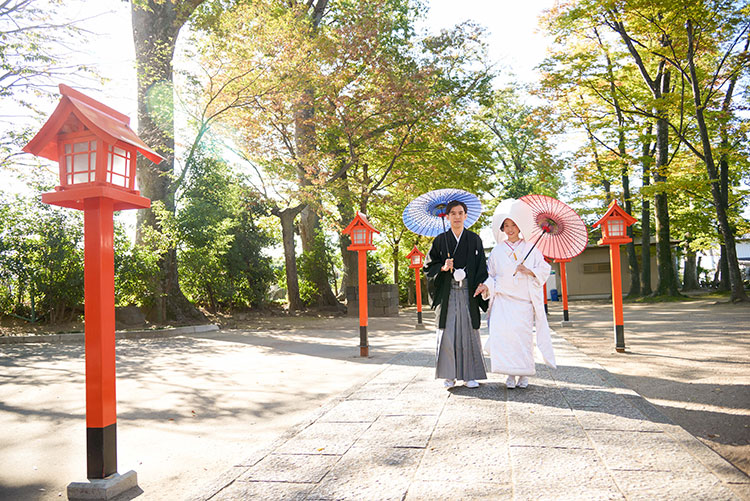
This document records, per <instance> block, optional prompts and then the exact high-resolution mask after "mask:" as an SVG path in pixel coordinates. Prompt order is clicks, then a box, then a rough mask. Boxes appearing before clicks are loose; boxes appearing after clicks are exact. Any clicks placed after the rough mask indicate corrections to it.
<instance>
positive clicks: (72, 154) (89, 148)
mask: <svg viewBox="0 0 750 501" xmlns="http://www.w3.org/2000/svg"><path fill="white" fill-rule="evenodd" d="M64 156H65V176H66V184H81V183H89V182H91V181H93V180H94V179H95V177H96V141H82V142H78V143H72V144H70V143H68V144H66V145H65V150H64Z"/></svg>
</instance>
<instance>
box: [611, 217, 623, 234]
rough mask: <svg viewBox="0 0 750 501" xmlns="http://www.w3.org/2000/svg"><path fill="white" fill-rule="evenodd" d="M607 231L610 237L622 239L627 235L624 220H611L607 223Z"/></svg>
mask: <svg viewBox="0 0 750 501" xmlns="http://www.w3.org/2000/svg"><path fill="white" fill-rule="evenodd" d="M607 229H608V230H609V231H608V233H609V235H608V236H610V237H622V236H624V235H625V224H624V221H623V220H622V219H610V220H609V221H607Z"/></svg>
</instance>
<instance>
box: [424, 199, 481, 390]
mask: <svg viewBox="0 0 750 501" xmlns="http://www.w3.org/2000/svg"><path fill="white" fill-rule="evenodd" d="M446 214H447V218H448V220H449V221H450V226H451V227H450V229H449V230H448V231H446V232H445V233H441V234H440V235H438V236H437V237H436V238H435V240H434V241H433V242H432V248H431V249H430V252H429V254H428V256H427V262H426V263H425V266H424V273H425V275H426V276H427V278H428V280H432V281H433V297H432V308H433V309H435V308H437V319H438V329H437V342H438V345H437V354H436V361H435V378H442V379H445V387H446V388H452V387H453V386H455V385H456V379H460V380H462V381H465V382H466V386H467V387H469V388H476V387H477V386H479V383H477V381H476V380H477V379H487V372H486V371H485V367H484V356H483V355H482V347H481V342H480V340H479V323H480V316H479V308H482V310H486V309H487V301H485V300H484V299H482V298H481V296H480V295H479V293H480V292H481V290H479V291H478V290H477V288H478V286H479V285H480V284H482V283H483V282H484V281H485V280H487V260H486V258H485V256H484V247H483V246H482V240H481V239H480V238H479V235H477V234H476V233H474V232H472V231H469V230H467V229H466V228H464V223H465V222H466V217H467V215H468V214H467V212H466V204H464V203H463V202H457V201H453V202H450V203H449V204H448V206H447V207H446Z"/></svg>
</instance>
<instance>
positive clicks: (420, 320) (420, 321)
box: [417, 311, 422, 324]
mask: <svg viewBox="0 0 750 501" xmlns="http://www.w3.org/2000/svg"><path fill="white" fill-rule="evenodd" d="M417 323H418V324H421V323H422V312H421V311H418V312H417Z"/></svg>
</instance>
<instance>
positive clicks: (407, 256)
mask: <svg viewBox="0 0 750 501" xmlns="http://www.w3.org/2000/svg"><path fill="white" fill-rule="evenodd" d="M414 255H417V256H419V257H424V256H425V255H424V254H423V253H422V252H420V251H419V249H417V246H416V245H415V246H414V248H413V249H412V250H411V251H410V252H409V253H408V254H407V255H406V259H409V260H411V257H412V256H414Z"/></svg>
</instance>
